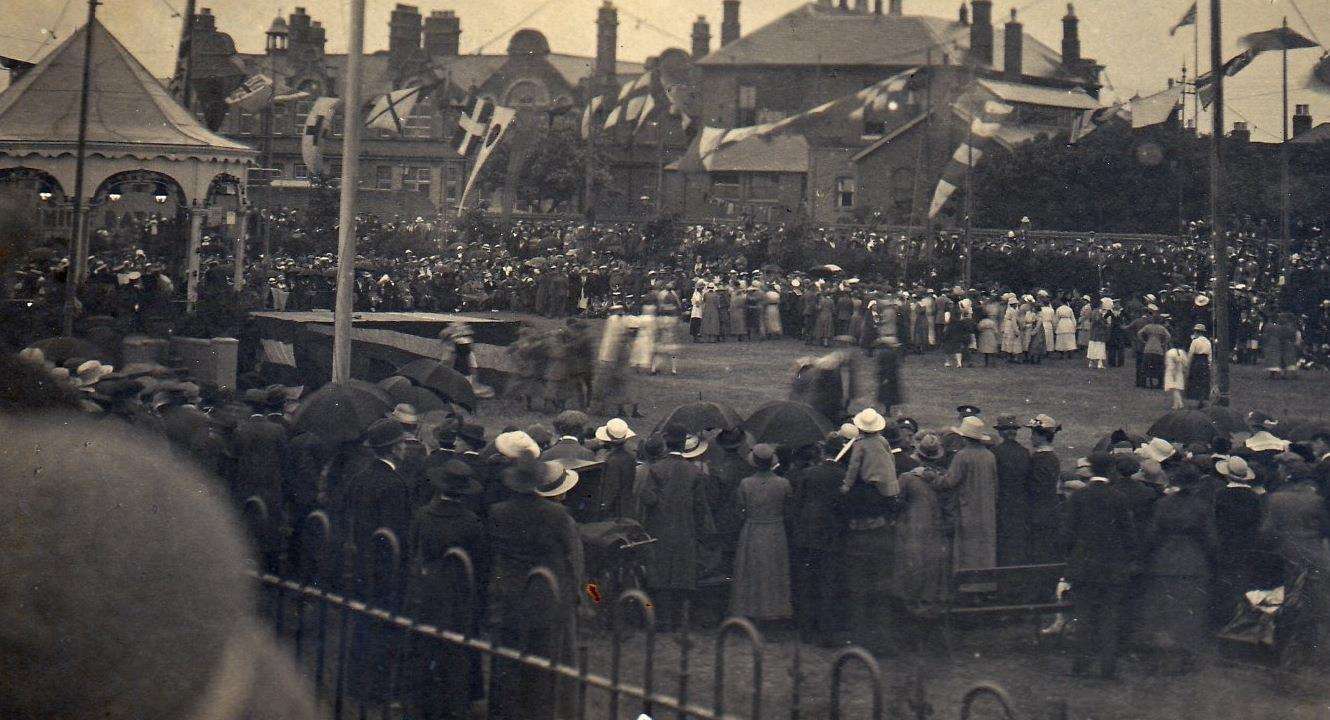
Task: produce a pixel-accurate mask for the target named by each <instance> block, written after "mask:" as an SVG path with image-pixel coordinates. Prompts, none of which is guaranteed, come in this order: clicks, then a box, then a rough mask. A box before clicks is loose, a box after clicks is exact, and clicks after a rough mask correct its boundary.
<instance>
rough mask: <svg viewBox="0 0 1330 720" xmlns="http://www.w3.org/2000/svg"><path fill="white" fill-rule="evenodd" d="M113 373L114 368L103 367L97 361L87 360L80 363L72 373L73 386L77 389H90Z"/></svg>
mask: <svg viewBox="0 0 1330 720" xmlns="http://www.w3.org/2000/svg"><path fill="white" fill-rule="evenodd" d="M113 372H115V368H114V367H112V366H110V365H103V364H102V363H101V361H99V360H88V361H85V362H83V363H81V364H80V365H79V366H78V369H76V370H75V371H74V373H73V374H74V384H75V385H77V386H79V387H90V386H92V385H96V384H97V383H98V382H100V381H101V379H102V378H104V377H106V376H107V375H110V374H111V373H113Z"/></svg>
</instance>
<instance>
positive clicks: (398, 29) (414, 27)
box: [388, 3, 420, 67]
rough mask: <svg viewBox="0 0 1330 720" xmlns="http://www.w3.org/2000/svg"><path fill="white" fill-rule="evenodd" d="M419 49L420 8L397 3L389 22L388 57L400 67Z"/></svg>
mask: <svg viewBox="0 0 1330 720" xmlns="http://www.w3.org/2000/svg"><path fill="white" fill-rule="evenodd" d="M419 49H420V8H417V7H416V6H415V5H403V4H402V3H397V7H395V8H393V12H392V15H391V17H390V19H389V21H388V56H389V57H390V58H391V62H392V63H393V65H396V66H399V67H400V64H401V63H403V62H405V61H407V60H409V59H410V58H411V56H412V55H413V54H415V52H414V51H416V50H419Z"/></svg>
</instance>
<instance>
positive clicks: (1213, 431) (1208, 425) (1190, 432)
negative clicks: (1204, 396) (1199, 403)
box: [1148, 408, 1223, 445]
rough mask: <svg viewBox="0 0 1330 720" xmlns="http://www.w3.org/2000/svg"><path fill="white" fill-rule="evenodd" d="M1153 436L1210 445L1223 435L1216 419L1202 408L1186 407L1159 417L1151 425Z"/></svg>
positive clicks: (1150, 431)
mask: <svg viewBox="0 0 1330 720" xmlns="http://www.w3.org/2000/svg"><path fill="white" fill-rule="evenodd" d="M1148 434H1149V435H1150V436H1151V437H1157V438H1163V439H1165V440H1168V441H1171V442H1176V443H1183V444H1184V445H1185V444H1186V443H1192V442H1199V443H1204V444H1206V445H1209V444H1210V443H1211V442H1213V441H1214V439H1215V438H1216V437H1218V436H1219V435H1222V434H1223V433H1222V432H1220V430H1219V427H1218V426H1216V425H1215V421H1214V420H1213V419H1212V418H1211V417H1210V416H1209V415H1206V414H1205V413H1203V412H1201V411H1200V410H1195V409H1192V408H1184V409H1182V410H1174V411H1173V412H1171V413H1169V414H1167V415H1165V416H1163V417H1161V418H1159V419H1158V420H1156V421H1155V422H1154V424H1153V425H1151V426H1150V429H1149V431H1148Z"/></svg>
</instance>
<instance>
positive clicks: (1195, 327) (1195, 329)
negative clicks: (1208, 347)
mask: <svg viewBox="0 0 1330 720" xmlns="http://www.w3.org/2000/svg"><path fill="white" fill-rule="evenodd" d="M1191 331H1192V332H1199V333H1203V332H1205V323H1196V324H1195V325H1192V326H1191Z"/></svg>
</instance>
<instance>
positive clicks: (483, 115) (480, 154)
mask: <svg viewBox="0 0 1330 720" xmlns="http://www.w3.org/2000/svg"><path fill="white" fill-rule="evenodd" d="M516 117H517V111H516V110H514V109H513V108H509V107H504V106H502V105H496V104H495V103H494V102H493V101H492V100H487V99H484V98H479V97H476V96H475V94H474V93H473V94H472V95H471V97H469V98H468V99H467V102H466V104H465V106H464V108H463V112H462V115H461V117H459V118H458V120H457V131H456V132H455V133H454V134H453V143H454V144H453V147H454V149H456V150H457V154H458V155H461V156H462V157H464V158H467V159H472V158H474V161H473V162H472V163H471V174H470V175H469V176H468V177H467V179H466V187H465V188H464V189H463V190H462V197H461V198H460V199H459V200H458V202H457V207H458V208H459V209H461V208H465V207H466V199H467V197H468V196H469V195H470V194H471V188H472V187H473V186H474V185H475V183H476V178H478V177H480V172H481V170H482V169H484V167H485V163H486V162H487V161H488V160H489V158H490V155H491V154H492V153H493V152H494V148H495V147H497V146H498V144H499V142H500V141H502V140H503V138H504V136H505V135H506V134H507V133H508V128H509V127H510V126H511V125H512V123H513V120H514V119H515V118H516Z"/></svg>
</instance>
